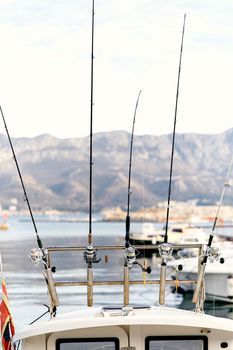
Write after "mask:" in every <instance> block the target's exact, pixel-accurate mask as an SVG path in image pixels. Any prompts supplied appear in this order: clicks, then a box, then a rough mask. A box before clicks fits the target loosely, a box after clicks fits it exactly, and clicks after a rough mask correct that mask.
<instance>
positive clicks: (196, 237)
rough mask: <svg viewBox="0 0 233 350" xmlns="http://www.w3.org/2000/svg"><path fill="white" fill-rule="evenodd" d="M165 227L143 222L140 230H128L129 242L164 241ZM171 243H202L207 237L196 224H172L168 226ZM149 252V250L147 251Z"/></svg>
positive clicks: (144, 243) (151, 242)
mask: <svg viewBox="0 0 233 350" xmlns="http://www.w3.org/2000/svg"><path fill="white" fill-rule="evenodd" d="M164 235H165V229H164V228H161V229H159V228H156V227H155V225H154V224H153V223H143V225H142V230H141V232H130V235H129V237H130V243H131V244H133V245H135V246H138V245H158V244H160V243H162V242H163V241H164ZM168 235H169V242H171V243H175V244H176V243H183V244H185V243H202V244H205V242H206V241H207V239H208V234H207V233H206V232H205V231H204V230H203V229H202V228H199V227H198V226H192V225H186V224H176V225H175V224H174V225H171V226H170V227H169V228H168ZM151 251H152V250H151ZM153 251H155V250H153ZM148 252H150V251H149V250H148V251H147V253H148Z"/></svg>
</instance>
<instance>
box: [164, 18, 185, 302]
mask: <svg viewBox="0 0 233 350" xmlns="http://www.w3.org/2000/svg"><path fill="white" fill-rule="evenodd" d="M185 20H186V14H184V21H183V29H182V39H181V47H180V59H179V69H178V79H177V88H176V103H175V116H174V124H173V134H172V150H171V162H170V175H169V186H168V200H167V213H166V224H165V234H164V242H163V244H161V245H160V255H161V257H162V262H161V271H160V293H159V302H160V304H164V297H165V283H166V266H167V261H168V260H171V259H172V250H173V248H172V246H171V245H170V244H169V243H168V222H169V213H170V201H171V187H172V173H173V159H174V149H175V135H176V119H177V109H178V99H179V86H180V73H181V63H182V53H183V41H184V31H185Z"/></svg>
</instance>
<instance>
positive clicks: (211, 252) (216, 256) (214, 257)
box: [204, 247, 225, 264]
mask: <svg viewBox="0 0 233 350" xmlns="http://www.w3.org/2000/svg"><path fill="white" fill-rule="evenodd" d="M204 255H206V256H207V258H208V259H209V261H210V263H213V262H214V261H219V262H220V264H223V263H224V262H225V260H224V258H223V257H220V255H221V254H220V252H219V248H217V247H207V248H206V253H205V254H204Z"/></svg>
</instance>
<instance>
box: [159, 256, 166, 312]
mask: <svg viewBox="0 0 233 350" xmlns="http://www.w3.org/2000/svg"><path fill="white" fill-rule="evenodd" d="M166 270H167V264H166V263H165V262H162V264H161V269H160V285H159V303H160V305H163V304H164V301H165V286H166Z"/></svg>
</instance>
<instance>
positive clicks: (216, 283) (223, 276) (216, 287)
mask: <svg viewBox="0 0 233 350" xmlns="http://www.w3.org/2000/svg"><path fill="white" fill-rule="evenodd" d="M231 246H232V244H231ZM216 254H218V253H216ZM221 256H222V260H221V258H219V259H217V260H213V261H212V262H211V263H209V264H208V265H207V266H206V270H205V298H206V299H207V300H213V299H214V300H219V301H224V302H228V303H233V246H232V248H229V247H228V248H223V249H222V250H221ZM197 259H198V258H197V257H191V258H184V259H182V258H181V259H177V260H176V261H175V265H174V267H175V270H176V271H177V266H181V265H182V267H183V268H182V270H181V271H179V272H178V279H185V280H195V279H196V278H197V275H198V263H197ZM193 288H194V286H193V284H182V283H181V284H180V285H179V291H180V293H185V292H189V291H193Z"/></svg>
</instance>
